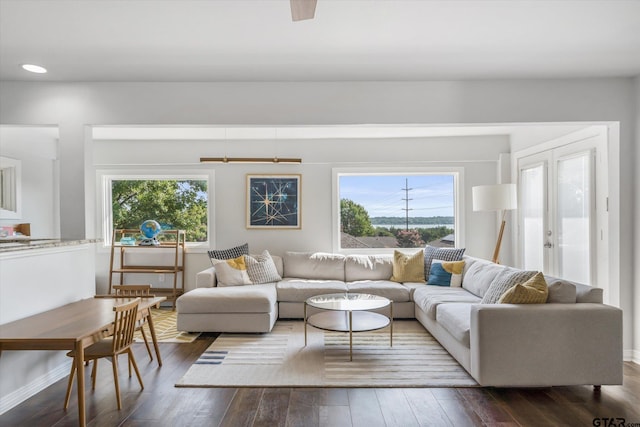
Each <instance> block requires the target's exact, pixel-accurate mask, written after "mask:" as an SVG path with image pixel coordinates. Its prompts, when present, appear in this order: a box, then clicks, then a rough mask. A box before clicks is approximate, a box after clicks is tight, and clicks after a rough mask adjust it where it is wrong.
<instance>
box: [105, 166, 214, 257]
mask: <svg viewBox="0 0 640 427" xmlns="http://www.w3.org/2000/svg"><path fill="white" fill-rule="evenodd" d="M114 179H117V180H126V179H132V180H133V179H138V180H144V179H166V180H170V179H184V180H187V179H191V180H207V236H208V240H207V241H205V242H187V244H186V247H187V248H188V250H189V252H205V251H206V250H208V249H209V247H210V243H211V242H215V227H214V224H215V221H214V213H215V206H214V191H213V190H214V188H215V172H214V171H213V170H210V171H207V172H201V173H194V172H193V170H190V171H181V170H172V171H171V172H169V173H168V172H167V171H166V169H163V171H154V170H149V169H139V170H132V169H126V170H124V169H109V170H106V169H105V170H97V171H96V194H97V195H98V197H97V198H96V202H97V206H96V216H97V218H96V223H97V227H96V228H97V231H98V233H99V235H100V236H102V237H103V239H104V240H103V248H107V247H110V246H111V230H113V219H112V212H111V182H112V181H113V180H114ZM107 230H108V231H107Z"/></svg>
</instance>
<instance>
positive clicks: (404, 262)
mask: <svg viewBox="0 0 640 427" xmlns="http://www.w3.org/2000/svg"><path fill="white" fill-rule="evenodd" d="M389 280H391V281H392V282H400V283H404V282H421V283H424V282H425V279H424V251H423V250H420V251H418V252H416V253H415V254H413V255H406V254H403V253H402V252H400V251H393V275H392V276H391V279H389Z"/></svg>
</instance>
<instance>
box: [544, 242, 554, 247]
mask: <svg viewBox="0 0 640 427" xmlns="http://www.w3.org/2000/svg"><path fill="white" fill-rule="evenodd" d="M544 247H545V248H552V247H553V243H551V242H547V243H545V244H544Z"/></svg>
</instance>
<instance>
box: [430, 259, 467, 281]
mask: <svg viewBox="0 0 640 427" xmlns="http://www.w3.org/2000/svg"><path fill="white" fill-rule="evenodd" d="M463 270H464V261H451V262H448V261H441V260H433V261H432V263H431V269H430V271H429V280H428V281H427V285H435V286H451V287H460V286H462V271H463Z"/></svg>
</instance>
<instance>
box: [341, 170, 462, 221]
mask: <svg viewBox="0 0 640 427" xmlns="http://www.w3.org/2000/svg"><path fill="white" fill-rule="evenodd" d="M339 179H340V198H341V199H350V200H353V201H354V202H356V203H358V204H360V205H362V206H364V208H365V209H366V210H367V212H369V217H376V216H397V217H404V216H405V210H404V208H405V207H406V205H405V201H404V200H403V199H405V198H409V199H411V200H409V209H411V210H410V211H409V216H410V217H416V216H425V217H428V216H453V208H454V178H453V175H340V178H339ZM405 179H407V180H408V183H409V186H408V188H409V189H410V190H409V191H408V197H407V192H406V191H405V190H403V189H404V188H407V186H406V181H405Z"/></svg>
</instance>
